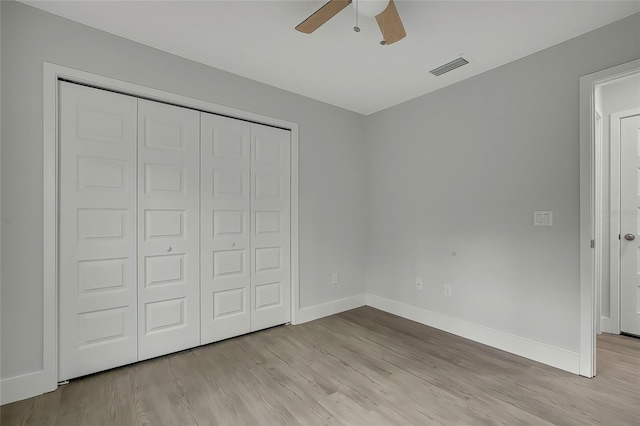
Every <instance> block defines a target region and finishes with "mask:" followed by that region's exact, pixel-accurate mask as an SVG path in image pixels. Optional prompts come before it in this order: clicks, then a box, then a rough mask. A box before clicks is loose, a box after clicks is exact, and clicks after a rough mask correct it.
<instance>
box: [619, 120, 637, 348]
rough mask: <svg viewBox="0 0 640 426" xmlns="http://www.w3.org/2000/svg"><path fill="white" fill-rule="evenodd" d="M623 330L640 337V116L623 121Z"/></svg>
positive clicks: (621, 223)
mask: <svg viewBox="0 0 640 426" xmlns="http://www.w3.org/2000/svg"><path fill="white" fill-rule="evenodd" d="M620 145H621V146H620V152H621V159H620V209H621V211H622V213H623V214H622V215H621V220H620V230H621V239H620V331H622V332H623V333H630V334H634V335H637V336H640V116H633V117H627V118H623V119H622V120H620Z"/></svg>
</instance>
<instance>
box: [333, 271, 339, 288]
mask: <svg viewBox="0 0 640 426" xmlns="http://www.w3.org/2000/svg"><path fill="white" fill-rule="evenodd" d="M331 284H333V285H338V284H340V274H338V273H337V272H334V273H333V276H332V277H331Z"/></svg>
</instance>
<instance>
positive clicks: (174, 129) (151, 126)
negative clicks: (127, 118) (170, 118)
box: [144, 117, 184, 151]
mask: <svg viewBox="0 0 640 426" xmlns="http://www.w3.org/2000/svg"><path fill="white" fill-rule="evenodd" d="M144 126H145V127H144V129H145V133H144V134H145V140H144V146H146V147H147V148H155V149H165V150H170V151H182V150H183V149H184V147H183V140H182V126H180V125H177V124H170V123H161V122H159V121H155V120H152V119H150V118H149V117H146V118H145V120H144Z"/></svg>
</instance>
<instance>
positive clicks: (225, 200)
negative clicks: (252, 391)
mask: <svg viewBox="0 0 640 426" xmlns="http://www.w3.org/2000/svg"><path fill="white" fill-rule="evenodd" d="M250 132H251V125H250V124H249V123H246V122H244V121H240V120H234V119H231V118H226V117H220V116H216V115H213V114H206V113H202V129H201V159H200V161H201V170H202V173H201V179H202V180H201V213H200V215H201V218H202V219H201V232H200V238H201V240H200V241H201V250H202V252H201V260H200V267H201V277H202V279H201V309H202V318H201V335H202V337H201V342H202V344H206V343H211V342H215V341H218V340H222V339H226V338H229V337H233V336H238V335H241V334H244V333H248V332H249V331H250V306H249V297H250V294H249V280H250V277H249V274H250V269H249V268H250V262H249V254H250V253H249V250H250V245H249V243H250V241H249V238H250V235H249V212H250V210H249V201H250V198H249V189H250V186H249V178H250V175H249V166H250V156H249V148H250V146H249V141H250Z"/></svg>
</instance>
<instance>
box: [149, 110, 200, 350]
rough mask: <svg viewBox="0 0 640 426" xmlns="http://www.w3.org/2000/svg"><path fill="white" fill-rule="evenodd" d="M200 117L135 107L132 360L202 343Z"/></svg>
mask: <svg viewBox="0 0 640 426" xmlns="http://www.w3.org/2000/svg"><path fill="white" fill-rule="evenodd" d="M199 135H200V114H199V112H197V111H193V110H190V109H186V108H180V107H176V106H172V105H166V104H163V103H159V102H152V101H147V100H142V99H141V100H140V101H139V106H138V170H139V172H138V185H139V191H138V196H139V199H138V238H139V239H138V242H139V263H138V321H139V324H138V327H139V331H138V333H139V334H138V357H139V359H140V360H143V359H147V358H151V357H155V356H159V355H164V354H167V353H171V352H176V351H180V350H183V349H187V348H191V347H194V346H197V345H198V344H199V343H200V300H199V299H200V288H199V280H200V278H199V274H200V268H199V265H198V261H199V244H198V241H199V213H200V211H199V194H200V178H199V168H200V165H199V155H200V152H199Z"/></svg>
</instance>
